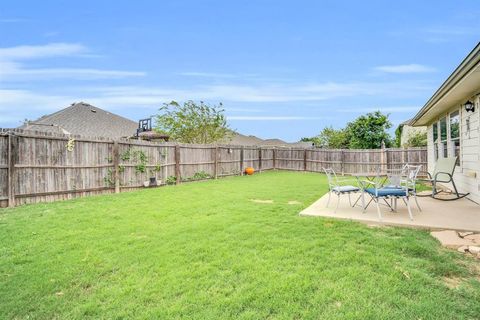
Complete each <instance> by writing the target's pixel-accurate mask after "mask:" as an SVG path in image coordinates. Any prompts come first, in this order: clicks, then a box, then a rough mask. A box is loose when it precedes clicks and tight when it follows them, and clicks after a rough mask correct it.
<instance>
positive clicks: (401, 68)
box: [375, 63, 435, 73]
mask: <svg viewBox="0 0 480 320" xmlns="http://www.w3.org/2000/svg"><path fill="white" fill-rule="evenodd" d="M375 70H376V71H381V72H386V73H426V72H434V71H435V69H434V68H432V67H428V66H425V65H421V64H415V63H412V64H400V65H390V66H379V67H376V68H375Z"/></svg>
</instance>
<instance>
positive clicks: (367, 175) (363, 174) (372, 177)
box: [352, 172, 388, 209]
mask: <svg viewBox="0 0 480 320" xmlns="http://www.w3.org/2000/svg"><path fill="white" fill-rule="evenodd" d="M352 177H355V178H356V179H357V182H358V185H359V187H360V188H361V189H362V194H361V195H360V196H359V197H358V199H357V200H356V201H355V203H354V204H353V206H352V207H355V206H356V205H357V203H358V200H360V198H362V209H363V208H366V207H365V197H364V195H363V194H364V191H363V190H364V189H365V184H364V183H363V182H362V180H361V178H366V179H367V180H368V181H371V182H373V181H374V180H375V179H376V178H377V177H380V178H382V179H383V180H382V184H383V183H384V182H385V181H386V180H387V178H388V175H387V173H386V172H380V173H379V172H359V173H352ZM372 200H373V198H371V199H370V201H369V202H368V204H367V207H368V205H370V203H371V202H372Z"/></svg>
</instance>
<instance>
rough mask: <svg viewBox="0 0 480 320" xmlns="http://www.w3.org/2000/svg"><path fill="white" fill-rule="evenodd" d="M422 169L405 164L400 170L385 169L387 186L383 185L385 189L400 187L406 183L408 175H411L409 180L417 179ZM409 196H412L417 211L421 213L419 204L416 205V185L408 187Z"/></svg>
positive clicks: (419, 166)
mask: <svg viewBox="0 0 480 320" xmlns="http://www.w3.org/2000/svg"><path fill="white" fill-rule="evenodd" d="M421 169H422V166H421V165H418V166H415V165H411V164H408V163H407V164H405V165H404V166H403V167H402V168H400V169H387V184H386V185H384V187H385V188H392V187H393V188H395V187H400V186H401V185H402V183H403V184H407V183H408V179H407V178H408V175H411V177H410V178H411V179H412V178H413V177H417V176H418V174H419V173H420V170H421ZM408 189H409V192H410V194H411V195H412V196H413V198H414V200H415V203H416V205H417V208H418V211H422V208H420V204H419V203H418V199H417V185H416V183H415V184H414V185H411V186H409V187H408Z"/></svg>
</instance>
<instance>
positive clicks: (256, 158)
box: [0, 129, 427, 207]
mask: <svg viewBox="0 0 480 320" xmlns="http://www.w3.org/2000/svg"><path fill="white" fill-rule="evenodd" d="M406 163H409V164H416V165H418V164H420V165H423V166H424V170H426V165H427V150H426V148H411V149H374V150H337V149H332V150H329V149H300V148H284V147H256V146H238V145H235V146H234V145H187V144H174V143H156V142H146V141H138V140H126V139H121V140H116V141H114V140H110V139H105V138H90V137H81V136H74V135H60V134H54V133H45V132H38V131H24V130H21V129H0V207H6V206H10V207H13V206H17V205H22V204H28V203H36V202H48V201H56V200H64V199H72V198H76V197H83V196H88V195H94V194H103V193H119V192H122V191H128V190H133V189H138V188H143V187H145V185H146V184H148V183H149V181H150V179H151V178H155V180H156V181H157V185H159V186H162V185H166V184H179V183H182V182H186V181H194V180H205V179H216V178H219V177H227V176H234V175H242V174H243V173H244V171H245V168H247V167H253V168H254V169H255V170H256V171H259V172H261V171H264V170H272V169H277V170H291V171H308V172H322V168H327V167H328V168H333V169H334V170H335V171H336V172H338V173H341V174H347V175H348V174H352V173H359V172H372V171H375V170H376V169H377V168H381V169H396V168H401V167H402V166H403V165H404V164H406Z"/></svg>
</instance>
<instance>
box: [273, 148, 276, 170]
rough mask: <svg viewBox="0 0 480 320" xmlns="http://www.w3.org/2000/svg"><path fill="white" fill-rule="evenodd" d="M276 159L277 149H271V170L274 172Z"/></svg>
mask: <svg viewBox="0 0 480 320" xmlns="http://www.w3.org/2000/svg"><path fill="white" fill-rule="evenodd" d="M276 158H277V148H275V147H273V155H272V162H273V164H272V165H273V170H275V165H276V164H275V162H276Z"/></svg>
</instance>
